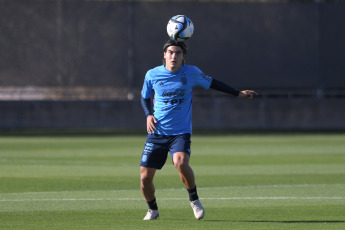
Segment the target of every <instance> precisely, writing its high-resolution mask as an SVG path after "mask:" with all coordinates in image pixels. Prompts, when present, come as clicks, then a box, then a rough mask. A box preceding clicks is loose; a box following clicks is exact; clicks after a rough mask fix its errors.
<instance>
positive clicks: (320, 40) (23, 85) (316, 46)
mask: <svg viewBox="0 0 345 230" xmlns="http://www.w3.org/2000/svg"><path fill="white" fill-rule="evenodd" d="M177 14H185V15H187V16H188V17H189V18H191V20H192V21H193V23H194V26H195V31H194V34H193V37H192V38H191V39H190V40H188V42H187V43H188V45H189V53H188V54H187V57H186V62H187V64H191V65H196V66H198V67H199V68H200V69H201V70H203V71H204V72H205V73H206V74H207V75H209V76H212V77H214V78H217V79H219V80H221V81H224V82H226V83H228V84H230V85H231V86H233V87H237V88H250V89H255V90H258V91H259V92H260V93H261V94H260V96H259V97H258V98H257V99H255V100H254V102H245V103H253V106H249V107H248V108H247V109H250V110H253V111H254V112H253V111H252V113H258V114H261V115H260V116H266V117H265V118H261V119H267V121H266V122H263V120H261V121H260V122H259V121H258V122H254V123H252V122H253V120H252V118H248V119H251V120H248V121H246V120H243V121H242V120H240V121H239V122H240V124H238V121H236V122H235V121H229V122H230V123H231V124H235V125H231V124H230V125H228V126H226V127H227V128H232V127H234V126H236V127H238V128H241V127H247V128H248V127H249V128H270V127H273V128H276V127H278V128H279V123H280V122H281V125H280V126H281V127H282V128H285V125H286V124H284V122H285V120H284V119H283V118H281V117H280V119H278V121H276V122H275V125H274V126H270V122H268V121H271V120H272V119H269V118H267V114H271V115H272V114H274V113H277V110H278V111H285V110H286V112H288V113H293V112H296V111H297V109H296V108H295V107H293V106H292V105H293V103H294V101H298V100H301V99H303V100H313V101H315V103H316V105H315V106H319V107H320V105H319V104H320V103H325V104H326V105H327V104H332V103H327V102H322V101H324V100H328V99H329V98H330V97H331V99H332V100H336V101H337V102H338V103H335V107H329V108H328V107H327V108H323V109H326V110H327V111H330V112H331V113H332V111H334V113H337V114H339V113H340V114H343V113H344V107H343V106H340V105H342V103H343V101H344V97H345V90H344V89H345V65H344V60H345V27H344V22H345V4H344V3H341V2H336V1H266V2H257V1H205V2H199V1H84V0H0V94H2V95H4V94H6V93H7V94H8V92H9V91H10V90H11V89H12V90H13V89H15V90H16V92H15V93H12V95H14V94H20V93H21V89H27V87H33V89H32V90H31V91H30V92H31V94H32V93H35V90H37V91H39V90H40V89H42V87H43V88H48V89H56V88H59V89H60V90H61V89H65V88H68V89H72V91H73V89H75V88H76V87H85V88H91V91H92V88H95V87H98V88H100V89H102V88H106V87H108V88H111V89H112V90H113V91H116V90H118V91H119V90H122V91H121V92H124V93H125V94H126V93H128V92H134V98H130V99H133V101H128V103H127V104H133V103H134V104H133V105H130V106H127V107H126V106H124V107H121V108H122V109H121V113H125V114H133V113H136V114H135V115H136V116H137V117H139V116H141V115H143V114H140V115H138V114H137V112H136V111H137V110H138V111H140V108H139V109H138V108H137V107H140V103H139V101H138V100H139V96H138V95H139V93H140V90H141V87H142V83H143V79H144V76H145V73H146V71H147V70H148V69H150V68H153V67H155V66H157V65H160V64H161V63H162V62H161V60H162V46H163V44H164V43H165V41H166V40H167V39H168V36H167V33H166V24H167V22H168V20H169V19H170V18H171V17H172V16H174V15H177ZM9 89H10V90H9ZM23 91H25V90H23ZM4 92H5V93H4ZM201 94H204V92H202V93H201ZM206 94H207V95H208V96H209V95H210V94H211V97H212V99H211V100H210V101H208V102H207V103H210V104H212V105H213V106H214V105H215V104H217V103H219V102H217V101H216V100H227V99H228V98H225V99H224V98H221V99H220V98H219V94H215V95H216V96H214V93H213V94H212V92H211V93H209V92H207V93H206ZM291 95H292V96H291ZM198 96H200V95H199V94H197V95H196V97H197V98H198ZM221 96H223V95H221ZM282 97H283V102H279V103H278V104H280V105H281V106H282V107H281V108H280V107H278V108H274V111H271V110H268V107H267V106H266V105H267V103H269V101H270V100H272V102H276V101H277V100H278V101H279V100H282ZM6 98H8V99H2V100H1V101H0V116H2V121H1V123H0V128H5V129H8V128H36V127H41V128H42V127H45V128H49V127H52V128H57V127H64V128H74V127H76V126H75V125H74V124H76V122H74V120H75V119H78V118H79V117H80V116H83V114H85V113H86V111H84V110H83V109H74V110H73V111H70V110H69V109H68V106H67V107H59V106H61V105H59V103H69V104H71V107H73V108H75V106H77V108H78V106H80V103H86V101H84V102H80V98H78V99H77V100H75V99H73V98H69V99H68V101H66V100H65V99H64V100H59V99H57V100H49V101H46V100H45V101H41V100H38V101H37V100H28V99H27V98H25V97H22V98H21V99H20V100H18V99H13V98H11V97H6ZM14 98H18V97H14ZM86 98H87V97H86ZM23 100H24V101H23ZM104 100H106V101H108V102H107V103H114V105H112V106H110V108H112V109H113V110H114V111H113V112H111V113H113V115H114V116H115V117H113V119H114V120H116V114H117V113H118V112H119V111H118V107H117V106H118V104H117V103H122V102H121V101H123V100H125V101H126V100H127V99H126V98H118V99H116V98H115V99H114V98H112V101H111V102H109V100H107V99H105V98H102V97H100V98H98V99H97V100H91V101H89V102H88V103H91V104H90V107H91V108H95V110H96V111H94V113H97V114H98V113H102V112H103V113H104V110H102V108H103V107H102V106H100V104H102V103H105V102H104ZM197 100H202V98H199V99H197ZM274 100H276V101H274ZM119 101H120V102H119ZM73 103H74V104H73ZM205 103H206V102H205ZM229 103H232V102H229ZM236 103H237V102H236ZM291 103H292V105H291ZM305 103H306V104H305V105H304V106H303V105H299V106H300V107H301V108H302V110H305V111H306V112H307V113H310V111H311V110H310V109H308V106H310V103H309V102H308V101H307V102H305ZM313 103H314V102H313ZM30 104H35V105H38V106H33V107H32V106H31V107H30V106H29V105H30ZM240 104H241V103H240ZM263 104H264V105H263ZM287 104H289V106H290V107H289V108H291V109H287V108H286V107H284V105H287ZM343 104H344V103H343ZM48 105H49V106H48ZM47 106H48V107H47ZM291 106H292V107H291ZM85 107H88V106H85ZM319 107H317V109H316V110H320V108H319ZM11 108H12V109H11ZM33 108H34V109H33ZM57 108H58V109H57ZM133 108H135V110H133ZM245 108H246V105H244V108H242V107H239V108H238V110H241V109H245ZM217 109H222V108H217ZM98 110H99V111H98ZM298 110H299V111H301V110H300V109H298ZM33 111H34V112H33ZM68 111H69V112H68ZM78 111H79V113H78ZM97 111H98V112H97ZM225 111H227V110H225ZM263 111H265V112H263ZM66 112H67V113H70V115H69V116H70V120H68V122H67V121H66V120H64V119H63V118H61V119H60V118H59V119H60V120H61V121H62V120H64V122H65V123H64V124H61V125H60V126H59V124H60V123H59V122H57V123H56V119H57V118H56V119H54V118H52V117H60V116H63V115H61V114H65V113H66ZM140 112H141V111H140ZM140 112H139V113H140ZM204 112H207V111H204ZM204 112H203V110H201V111H200V112H199V113H198V116H199V117H198V118H197V119H196V120H197V122H198V121H199V120H200V119H201V118H200V116H201V117H203V114H205V113H204ZM26 113H34V114H36V115H30V116H26V115H25V114H26ZM53 113H54V115H53V116H52V115H49V116H48V115H47V116H48V118H47V116H44V115H42V114H53ZM87 113H89V114H90V111H87ZM229 113H230V112H229ZM15 114H22V115H21V116H19V115H18V116H16V115H15ZM37 114H38V115H39V117H41V118H40V119H39V120H38V121H36V120H35V119H38V118H37V117H38V115H37ZM263 114H266V115H263ZM313 114H314V115H315V113H311V115H313ZM311 115H308V116H311ZM42 116H43V117H42ZM90 116H91V115H90ZM124 116H126V115H124ZM127 116H128V115H127ZM194 116H196V115H194ZM317 116H321V115H317ZM5 117H7V118H11V119H10V120H8V119H7V120H6V119H5ZM30 117H31V118H30ZM49 117H50V118H49ZM295 117H296V116H293V118H291V119H292V121H293V122H292V123H291V125H290V126H289V127H288V128H300V127H304V128H340V127H345V125H344V122H343V121H342V120H343V118H341V119H339V120H337V121H335V120H333V121H332V122H333V123H332V125H327V124H328V123H329V122H328V123H327V124H326V125H325V124H324V123H322V124H319V125H318V123H317V122H316V123H315V122H310V119H315V118H308V117H304V118H303V119H304V120H305V121H304V123H303V122H302V123H301V120H299V118H298V116H297V118H295ZM33 119H34V120H33ZM44 119H48V121H46V122H45V123H44V124H42V122H40V121H42V120H44ZM92 119H94V120H92ZM100 119H102V118H100V116H96V115H95V116H94V117H93V118H92V117H91V118H90V121H91V120H92V122H93V123H92V122H91V123H92V124H91V123H90V122H89V123H87V122H85V124H84V123H82V124H81V125H78V126H77V128H81V127H91V128H99V127H110V128H117V127H120V126H118V125H116V124H113V123H112V122H110V121H109V122H100ZM109 119H110V120H111V118H109ZM133 119H134V118H133ZM205 119H206V120H207V118H205ZM213 119H215V120H216V121H214V124H215V125H214V127H215V128H217V127H218V128H221V127H222V126H221V125H218V126H217V125H216V124H218V123H217V122H219V121H217V119H219V117H215V118H213ZM229 119H230V118H229ZM318 119H319V120H320V122H326V121H327V120H328V119H332V117H329V116H326V117H324V118H323V117H319V118H318ZM325 119H326V120H325ZM333 119H334V118H333ZM137 120H138V118H137ZM306 121H309V123H310V124H309V123H308V122H307V123H305V122H306ZM66 122H67V123H66ZM122 122H123V121H122ZM141 122H142V120H140V119H139V120H138V121H137V123H135V122H134V123H133V122H127V123H128V127H132V126H133V124H139V123H141ZM241 122H243V126H241ZM248 122H249V123H248ZM296 122H297V123H296ZM334 122H335V123H334ZM125 123H126V122H125ZM203 123H205V120H202V119H201V121H200V123H197V124H196V126H197V127H201V128H202V127H203V125H202V124H203ZM209 123H210V124H212V122H209ZM24 124H26V125H24ZM97 124H98V125H97ZM99 124H102V125H99ZM246 124H252V125H249V126H248V125H246ZM300 124H302V125H300ZM305 124H309V125H307V126H306V125H305ZM313 124H314V125H313ZM122 126H123V127H124V128H126V127H127V126H126V125H121V127H122ZM135 127H138V126H137V125H135ZM135 127H134V128H135ZM132 128H133V127H132Z"/></svg>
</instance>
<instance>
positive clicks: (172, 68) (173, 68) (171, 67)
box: [165, 65, 182, 73]
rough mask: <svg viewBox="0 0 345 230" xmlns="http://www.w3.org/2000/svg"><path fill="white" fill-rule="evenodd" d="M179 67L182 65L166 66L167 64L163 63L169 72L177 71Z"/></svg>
mask: <svg viewBox="0 0 345 230" xmlns="http://www.w3.org/2000/svg"><path fill="white" fill-rule="evenodd" d="M181 67H182V65H180V66H168V65H165V68H166V69H167V70H169V71H170V72H172V73H175V72H177V71H179V70H180V69H181Z"/></svg>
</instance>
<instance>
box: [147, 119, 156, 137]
mask: <svg viewBox="0 0 345 230" xmlns="http://www.w3.org/2000/svg"><path fill="white" fill-rule="evenodd" d="M156 123H157V120H156V118H155V117H154V116H153V115H148V116H147V117H146V127H147V133H149V134H153V133H154V132H155V130H156V126H155V124H156Z"/></svg>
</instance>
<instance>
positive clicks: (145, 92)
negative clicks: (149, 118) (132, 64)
mask: <svg viewBox="0 0 345 230" xmlns="http://www.w3.org/2000/svg"><path fill="white" fill-rule="evenodd" d="M152 92H153V89H152V82H151V77H150V71H148V72H147V73H146V76H145V80H144V84H143V88H142V90H141V96H142V97H143V98H144V99H148V98H150V97H151V94H152Z"/></svg>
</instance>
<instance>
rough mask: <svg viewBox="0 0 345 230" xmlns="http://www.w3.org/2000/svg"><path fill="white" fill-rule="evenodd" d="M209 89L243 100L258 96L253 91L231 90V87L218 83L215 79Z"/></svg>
mask: <svg viewBox="0 0 345 230" xmlns="http://www.w3.org/2000/svg"><path fill="white" fill-rule="evenodd" d="M210 88H211V89H214V90H218V91H221V92H224V93H228V94H232V95H234V96H236V97H240V98H245V99H252V98H253V97H254V95H258V93H257V92H255V91H253V90H242V91H240V90H238V89H235V88H232V87H231V86H229V85H227V84H225V83H224V82H221V81H218V80H216V79H214V78H213V79H212V83H211V86H210Z"/></svg>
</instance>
